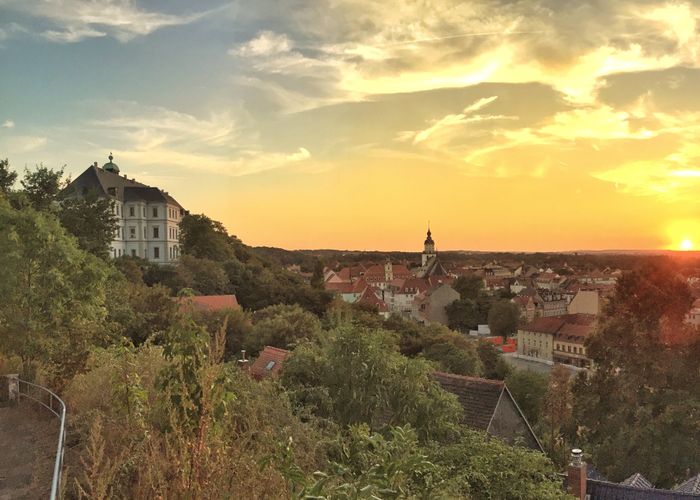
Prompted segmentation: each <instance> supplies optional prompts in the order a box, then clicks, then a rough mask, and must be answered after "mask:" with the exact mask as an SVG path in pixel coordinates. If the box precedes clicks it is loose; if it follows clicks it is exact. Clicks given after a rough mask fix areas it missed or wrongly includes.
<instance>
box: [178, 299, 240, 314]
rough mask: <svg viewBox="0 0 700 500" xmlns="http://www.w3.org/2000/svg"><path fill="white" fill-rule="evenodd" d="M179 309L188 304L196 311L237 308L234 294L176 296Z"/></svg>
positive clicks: (238, 306)
mask: <svg viewBox="0 0 700 500" xmlns="http://www.w3.org/2000/svg"><path fill="white" fill-rule="evenodd" d="M175 300H176V302H177V303H178V306H179V307H180V309H181V310H182V309H187V308H188V307H189V306H190V305H191V306H192V307H194V309H196V310H198V311H207V312H212V311H221V310H222V309H239V308H240V307H241V306H240V305H238V301H237V300H236V296H235V295H194V296H192V297H176V298H175Z"/></svg>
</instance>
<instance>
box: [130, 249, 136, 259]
mask: <svg viewBox="0 0 700 500" xmlns="http://www.w3.org/2000/svg"><path fill="white" fill-rule="evenodd" d="M131 256H132V257H136V250H135V249H133V248H132V249H131Z"/></svg>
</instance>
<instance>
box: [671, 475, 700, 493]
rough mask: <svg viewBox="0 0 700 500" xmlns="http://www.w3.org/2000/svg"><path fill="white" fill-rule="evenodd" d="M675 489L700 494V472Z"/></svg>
mask: <svg viewBox="0 0 700 500" xmlns="http://www.w3.org/2000/svg"><path fill="white" fill-rule="evenodd" d="M673 490H674V491H678V492H681V493H693V494H695V495H700V474H696V475H695V476H693V477H691V478H690V479H688V480H687V481H685V482H683V483H681V484H679V485H678V486H676V487H675V488H673Z"/></svg>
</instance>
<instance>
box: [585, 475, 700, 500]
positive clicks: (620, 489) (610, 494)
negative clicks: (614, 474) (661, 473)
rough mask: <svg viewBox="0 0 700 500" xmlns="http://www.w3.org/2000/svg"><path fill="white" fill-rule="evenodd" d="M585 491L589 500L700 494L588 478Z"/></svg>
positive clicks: (658, 499)
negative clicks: (641, 487)
mask: <svg viewBox="0 0 700 500" xmlns="http://www.w3.org/2000/svg"><path fill="white" fill-rule="evenodd" d="M586 493H587V494H588V495H589V498H590V500H678V499H681V498H683V499H686V498H700V495H694V494H692V493H682V492H680V491H670V490H655V489H640V488H635V487H634V486H626V485H623V484H617V483H610V482H607V481H596V480H594V479H589V480H588V481H587V482H586Z"/></svg>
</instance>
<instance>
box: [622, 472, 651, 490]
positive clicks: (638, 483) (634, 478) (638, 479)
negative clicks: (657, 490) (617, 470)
mask: <svg viewBox="0 0 700 500" xmlns="http://www.w3.org/2000/svg"><path fill="white" fill-rule="evenodd" d="M620 484H623V485H625V486H633V487H634V488H641V489H646V490H648V489H650V488H653V487H654V485H653V484H651V482H650V481H649V480H648V479H647V478H645V477H644V476H642V475H641V474H640V473H639V472H635V473H634V474H632V475H631V476H630V477H628V478H627V479H625V480H624V481H622V482H621V483H620Z"/></svg>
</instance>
